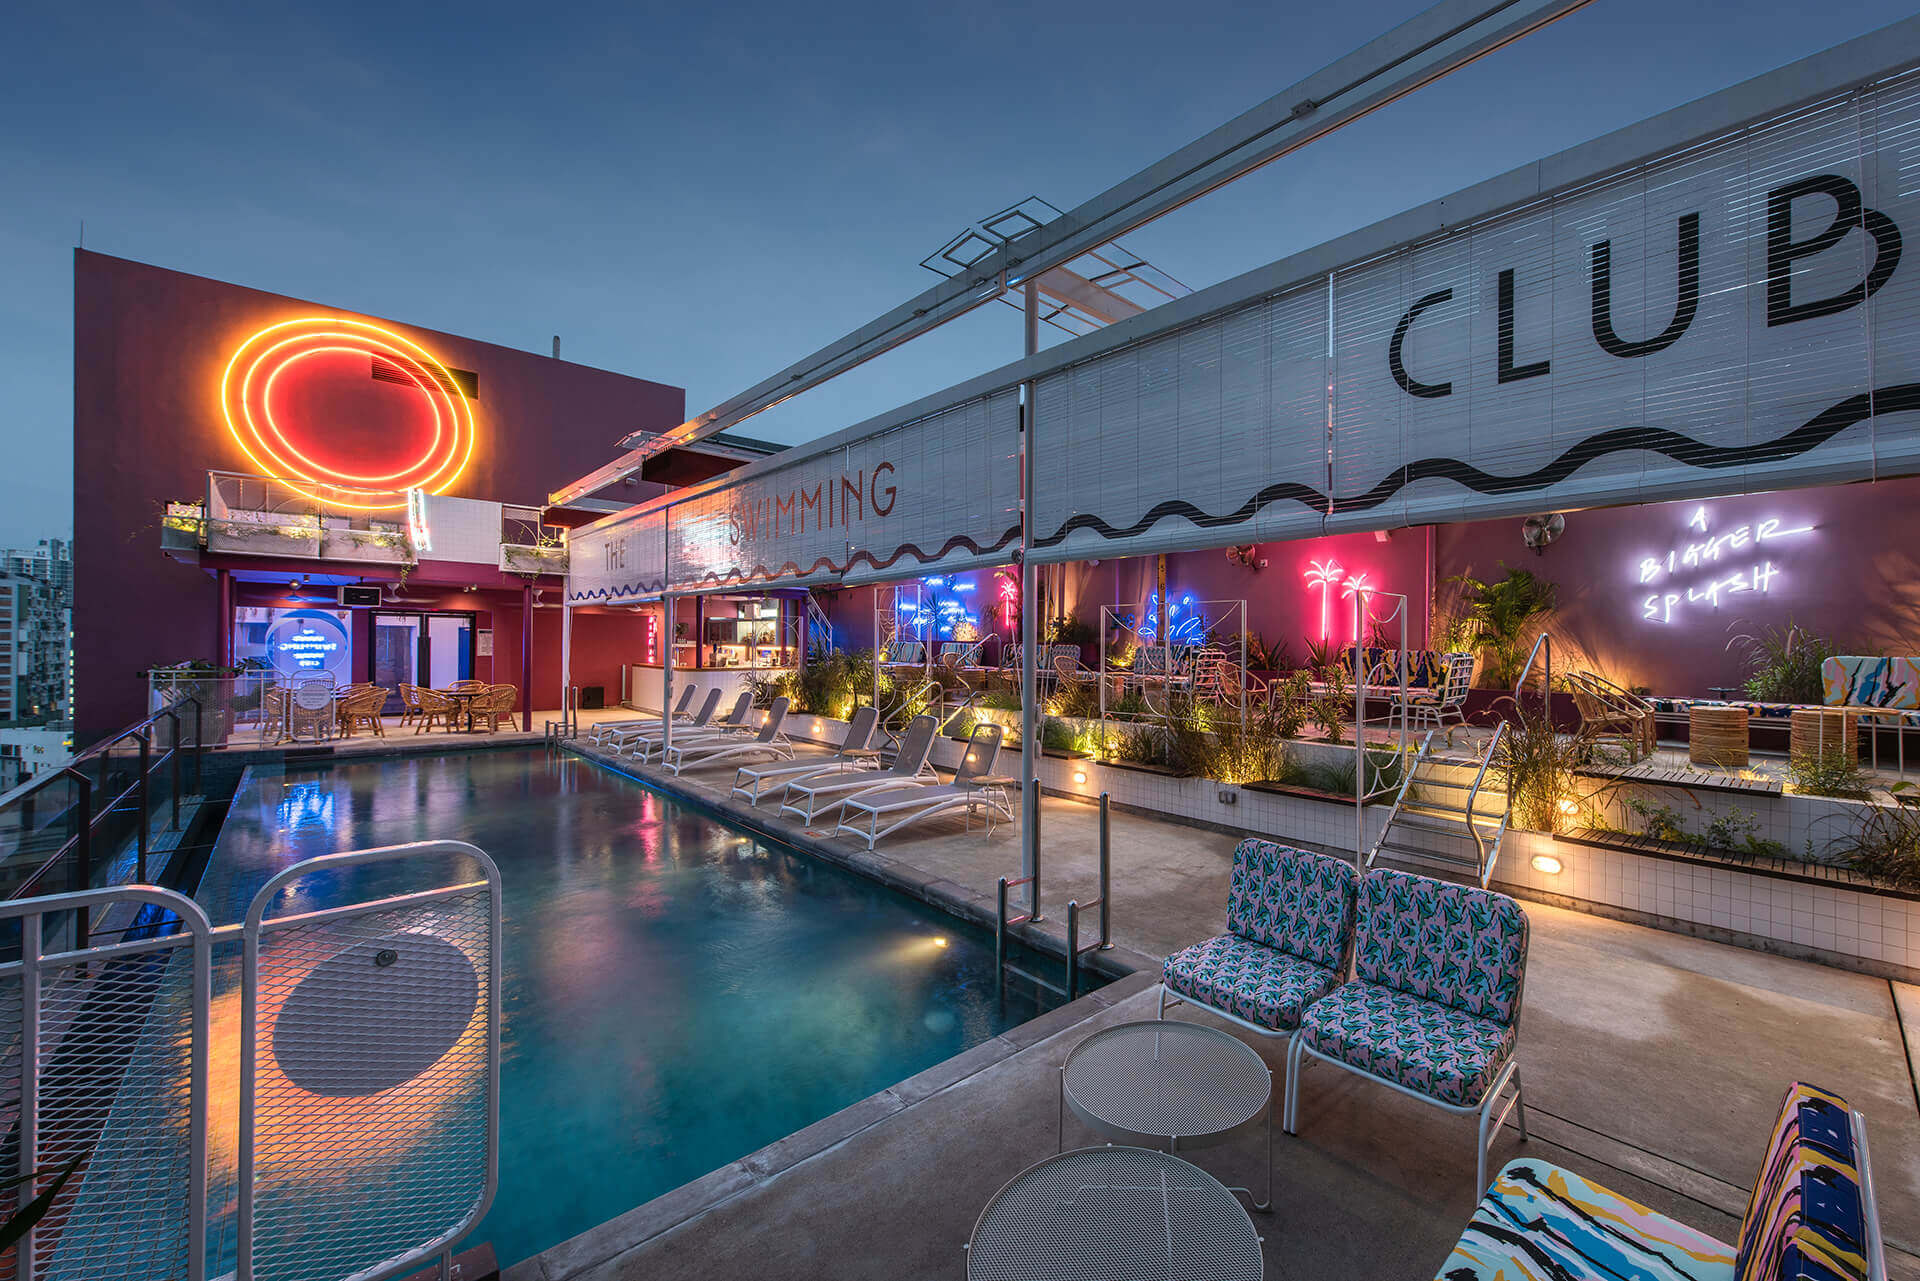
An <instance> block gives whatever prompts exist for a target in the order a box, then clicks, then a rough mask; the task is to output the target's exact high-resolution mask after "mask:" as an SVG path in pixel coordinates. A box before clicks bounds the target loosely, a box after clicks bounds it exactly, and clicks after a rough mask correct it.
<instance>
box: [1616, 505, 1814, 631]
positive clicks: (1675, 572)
mask: <svg viewBox="0 0 1920 1281" xmlns="http://www.w3.org/2000/svg"><path fill="white" fill-rule="evenodd" d="M1711 524H1712V515H1711V513H1710V512H1709V510H1708V508H1707V507H1706V506H1704V505H1702V506H1699V507H1696V508H1694V509H1693V512H1692V514H1691V515H1689V516H1688V517H1687V529H1688V530H1689V531H1692V532H1693V533H1697V534H1701V535H1705V537H1703V538H1701V539H1699V540H1698V541H1693V542H1687V543H1684V544H1679V545H1676V546H1673V547H1670V548H1668V549H1667V550H1666V552H1664V553H1663V554H1661V555H1658V556H1642V557H1641V558H1640V561H1639V565H1638V567H1637V569H1636V573H1637V575H1638V578H1639V582H1640V584H1641V585H1642V586H1647V585H1650V584H1658V585H1660V586H1661V587H1662V588H1663V590H1660V591H1656V592H1652V593H1650V594H1648V595H1646V596H1643V597H1642V598H1641V600H1640V617H1641V619H1642V621H1645V622H1649V623H1663V624H1664V623H1672V622H1675V621H1678V619H1679V617H1680V615H1681V614H1682V613H1683V612H1684V609H1683V607H1684V606H1687V605H1705V606H1706V607H1707V608H1708V609H1718V608H1719V606H1720V602H1721V599H1722V598H1723V597H1727V596H1738V595H1742V594H1745V593H1748V592H1758V593H1760V594H1761V595H1767V594H1770V593H1771V592H1773V591H1774V590H1775V589H1776V588H1777V587H1778V586H1779V584H1780V574H1781V571H1780V567H1779V566H1778V565H1776V564H1774V562H1773V559H1772V557H1771V556H1770V555H1768V554H1767V550H1766V549H1767V548H1769V547H1770V546H1771V544H1774V543H1779V542H1785V541H1788V540H1790V539H1795V538H1801V537H1804V536H1805V535H1807V534H1810V533H1812V532H1813V529H1814V527H1813V526H1812V525H1795V526H1791V527H1789V526H1788V525H1787V523H1786V521H1784V520H1782V519H1780V518H1779V517H1768V518H1767V519H1765V520H1758V521H1748V522H1745V523H1743V524H1739V525H1735V526H1734V527H1733V528H1732V529H1729V530H1728V531H1727V532H1725V533H1723V534H1714V533H1712V532H1711V531H1710V529H1709V526H1710V525H1711ZM1689 577H1691V581H1689V582H1686V583H1685V584H1684V585H1683V584H1682V583H1681V582H1679V581H1676V580H1679V579H1682V578H1689Z"/></svg>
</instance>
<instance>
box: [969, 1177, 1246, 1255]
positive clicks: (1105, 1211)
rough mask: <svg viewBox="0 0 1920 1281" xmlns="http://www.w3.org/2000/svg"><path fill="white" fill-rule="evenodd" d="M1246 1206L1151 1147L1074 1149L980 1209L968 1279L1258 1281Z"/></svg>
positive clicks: (1018, 1179)
mask: <svg viewBox="0 0 1920 1281" xmlns="http://www.w3.org/2000/svg"><path fill="white" fill-rule="evenodd" d="M1262 1267H1263V1264H1262V1260H1261V1257H1260V1236H1259V1234H1258V1233H1257V1232H1255V1231H1254V1228H1253V1219H1252V1217H1251V1216H1249V1215H1248V1213H1247V1210H1246V1207H1245V1206H1243V1205H1241V1204H1240V1201H1239V1199H1238V1198H1237V1197H1235V1196H1234V1194H1233V1193H1232V1192H1231V1191H1229V1190H1228V1189H1227V1188H1226V1187H1225V1186H1223V1185H1222V1184H1221V1182H1220V1181H1219V1180H1218V1179H1216V1178H1214V1177H1213V1176H1212V1175H1211V1174H1208V1173H1207V1172H1206V1171H1205V1170H1202V1169H1200V1168H1199V1167H1198V1166H1196V1165H1193V1164H1191V1163H1190V1162H1187V1161H1182V1160H1181V1159H1180V1158H1179V1157H1177V1156H1174V1155H1172V1154H1171V1153H1167V1152H1156V1151H1154V1150H1153V1149H1152V1148H1132V1147H1101V1148H1081V1149H1079V1150H1078V1151H1075V1152H1064V1153H1061V1154H1060V1155H1058V1156H1050V1157H1048V1158H1047V1159H1046V1160H1044V1161H1042V1162H1040V1163H1039V1164H1038V1165H1034V1166H1029V1167H1028V1168H1027V1169H1025V1170H1023V1171H1021V1172H1020V1173H1019V1174H1018V1175H1015V1176H1014V1178H1013V1180H1012V1181H1011V1182H1009V1183H1008V1184H1007V1185H1006V1186H1005V1187H1003V1188H1001V1189H1000V1190H999V1191H998V1192H996V1193H994V1194H993V1199H992V1200H990V1201H988V1202H987V1208H986V1209H984V1210H982V1211H981V1212H980V1219H979V1221H978V1222H977V1223H975V1224H974V1225H973V1238H972V1240H970V1241H969V1242H968V1243H967V1277H968V1278H969V1281H1260V1276H1261V1271H1262Z"/></svg>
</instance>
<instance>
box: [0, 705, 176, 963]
mask: <svg viewBox="0 0 1920 1281" xmlns="http://www.w3.org/2000/svg"><path fill="white" fill-rule="evenodd" d="M188 703H191V704H192V705H193V721H194V736H193V744H192V746H193V752H192V757H191V759H192V761H193V785H194V787H195V788H196V789H197V788H198V787H199V785H200V757H201V754H202V752H204V751H205V745H204V744H203V743H202V742H201V741H200V739H201V732H200V730H201V715H200V713H201V709H200V701H199V700H198V699H197V698H194V697H193V696H192V695H189V694H183V695H179V696H177V697H176V698H175V699H174V700H173V701H172V702H170V703H168V704H167V705H166V706H165V707H162V708H160V709H159V710H158V711H155V712H152V713H149V714H148V715H147V716H146V717H145V718H144V719H142V720H140V721H137V722H135V723H134V724H132V725H130V726H128V727H127V728H125V729H123V730H121V731H119V732H118V733H116V734H113V735H111V736H109V737H107V738H103V739H101V740H100V741H99V742H97V743H94V744H93V745H91V746H90V747H88V748H87V749H86V750H85V751H83V752H81V753H80V754H79V755H78V756H75V757H74V758H73V759H72V760H71V761H70V762H68V763H67V764H66V765H65V766H63V767H62V768H61V769H59V770H58V771H55V772H53V773H49V774H45V775H42V776H41V777H40V778H39V779H36V780H34V781H33V782H32V783H30V784H28V785H27V786H26V787H24V788H22V789H20V790H19V791H17V792H15V793H14V794H13V795H12V796H10V797H8V798H7V804H8V805H14V806H29V805H31V804H32V803H33V802H34V801H35V800H37V799H38V798H39V796H40V795H41V793H43V792H44V791H46V790H47V789H49V788H51V787H53V786H55V785H56V784H58V783H62V782H69V783H72V782H77V784H78V788H79V798H78V801H79V803H78V805H77V807H76V809H75V814H76V820H77V821H76V822H75V825H74V829H75V830H74V834H73V836H71V837H69V838H68V839H67V840H66V841H64V842H63V843H62V844H61V845H60V847H59V848H58V849H57V850H55V851H54V852H53V853H52V854H50V855H48V856H47V857H46V858H44V859H42V860H41V862H40V864H39V866H37V867H35V868H34V870H33V871H32V872H31V873H30V874H28V875H27V877H26V878H25V879H24V880H22V881H21V882H20V884H19V885H17V886H15V887H14V888H13V890H12V891H10V892H9V893H8V894H7V896H6V897H7V899H9V900H15V899H23V898H30V897H34V896H35V895H36V894H37V893H38V892H39V889H40V886H41V885H42V884H43V883H44V882H45V881H46V879H47V877H48V875H49V871H50V869H52V868H54V867H57V866H60V865H62V864H63V863H65V862H66V861H67V860H68V859H69V858H72V859H73V860H75V861H76V862H77V865H78V866H77V868H76V872H77V875H78V876H79V879H80V882H81V884H82V886H83V887H85V888H92V880H93V843H94V836H95V834H96V832H97V830H98V829H99V827H100V825H101V823H103V822H104V821H105V820H106V818H107V817H108V816H109V815H111V814H115V813H119V812H122V810H123V808H124V807H125V806H126V805H127V804H128V803H129V801H131V803H132V806H133V809H134V811H135V815H136V817H135V822H134V835H135V841H136V845H135V849H136V856H135V864H134V877H135V881H136V882H137V883H144V882H145V881H146V880H147V879H148V877H147V855H148V853H149V851H150V849H151V846H152V838H153V832H152V780H153V774H154V771H155V770H157V769H159V768H160V767H161V766H163V765H164V766H166V767H167V770H168V773H169V777H170V780H171V783H172V788H171V795H170V797H169V801H170V812H169V829H170V830H172V831H178V830H179V828H180V792H181V763H182V759H183V754H182V751H181V742H180V729H181V713H182V709H183V706H184V705H185V704H188ZM162 721H165V722H167V723H168V725H169V726H170V728H171V737H170V738H169V740H168V743H167V746H166V748H165V750H164V751H162V752H161V753H160V754H159V755H158V757H157V758H156V756H155V754H154V750H153V732H152V731H153V729H154V727H155V726H157V725H159V724H160V723H161V722H162ZM129 739H131V740H132V741H133V742H134V743H136V744H137V745H138V748H139V753H140V755H139V765H138V767H137V769H136V771H135V774H134V778H133V781H132V782H131V783H130V784H128V785H127V786H126V787H125V788H124V789H122V790H121V791H120V792H119V793H117V794H116V795H113V796H111V797H106V796H103V797H100V798H99V799H98V803H97V804H96V798H95V795H94V780H93V778H92V776H90V775H89V774H87V773H86V772H85V771H84V770H83V769H81V768H80V767H81V766H82V765H83V764H85V763H87V762H89V761H96V760H101V759H103V758H106V757H108V756H110V755H111V754H112V752H113V750H114V749H115V748H116V747H118V746H120V745H121V744H122V743H125V742H127V741H128V740H129ZM106 777H107V776H106V772H105V771H104V770H103V771H102V773H101V778H102V782H103V783H104V782H105V781H106ZM76 926H77V938H78V939H79V941H80V943H81V945H82V946H84V945H85V944H86V941H87V938H88V933H89V930H88V926H89V921H88V919H87V917H86V915H85V914H84V909H82V915H80V916H79V917H77V918H76Z"/></svg>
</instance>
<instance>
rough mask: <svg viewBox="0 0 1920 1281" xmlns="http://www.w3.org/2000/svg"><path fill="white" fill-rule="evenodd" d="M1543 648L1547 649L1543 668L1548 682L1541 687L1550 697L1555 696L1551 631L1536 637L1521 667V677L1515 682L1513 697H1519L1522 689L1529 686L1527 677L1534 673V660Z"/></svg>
mask: <svg viewBox="0 0 1920 1281" xmlns="http://www.w3.org/2000/svg"><path fill="white" fill-rule="evenodd" d="M1543 649H1544V650H1545V651H1546V664H1545V666H1544V667H1543V669H1542V674H1543V675H1544V676H1545V677H1546V682H1545V683H1544V684H1543V685H1542V686H1541V688H1542V689H1543V690H1544V691H1545V692H1546V695H1547V697H1548V698H1552V697H1553V636H1552V634H1551V633H1548V632H1541V633H1540V635H1539V636H1538V637H1536V638H1535V639H1534V642H1533V648H1532V649H1530V650H1528V651H1527V661H1526V664H1525V665H1524V666H1523V667H1521V669H1520V679H1519V680H1517V681H1515V682H1514V683H1513V697H1514V698H1515V700H1518V699H1519V697H1520V691H1521V690H1523V689H1525V688H1526V687H1527V677H1528V676H1530V675H1532V674H1533V660H1534V659H1535V658H1536V657H1537V656H1539V654H1540V652H1541V651H1542V650H1543Z"/></svg>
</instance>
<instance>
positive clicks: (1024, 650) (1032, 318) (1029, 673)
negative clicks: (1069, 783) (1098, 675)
mask: <svg viewBox="0 0 1920 1281" xmlns="http://www.w3.org/2000/svg"><path fill="white" fill-rule="evenodd" d="M1025 294H1026V347H1027V354H1028V355H1029V356H1031V355H1032V354H1033V353H1034V352H1036V351H1038V350H1039V349H1040V290H1039V287H1038V286H1037V285H1036V284H1035V283H1034V282H1033V281H1031V280H1029V281H1028V282H1027V283H1026V286H1025ZM1035 386H1036V384H1034V383H1032V382H1028V383H1027V384H1026V386H1025V389H1024V396H1023V398H1022V399H1023V400H1024V402H1025V403H1024V406H1023V410H1022V417H1021V421H1020V797H1021V799H1022V800H1023V801H1024V802H1026V803H1025V804H1023V805H1022V806H1021V807H1020V875H1021V876H1022V877H1027V878H1034V877H1036V874H1037V872H1038V870H1039V867H1040V815H1039V813H1038V810H1039V808H1040V787H1039V779H1038V771H1037V765H1038V758H1039V754H1040V718H1039V715H1038V712H1039V689H1038V681H1036V680H1035V671H1036V668H1037V666H1038V665H1037V663H1036V662H1035V658H1036V654H1035V651H1036V650H1037V649H1038V648H1039V628H1038V627H1037V626H1036V624H1037V622H1038V620H1037V619H1035V617H1034V608H1033V597H1034V577H1035V576H1034V565H1033V463H1034V458H1033V426H1034V419H1035V417H1036V415H1035V414H1034V403H1033V398H1034V390H1035ZM1029 810H1032V811H1034V812H1033V813H1029V812H1028V811H1029ZM1028 887H1029V888H1028V891H1027V913H1028V916H1029V917H1030V918H1031V919H1032V920H1036V921H1037V920H1039V919H1040V882H1039V880H1038V879H1030V880H1029V881H1028Z"/></svg>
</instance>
